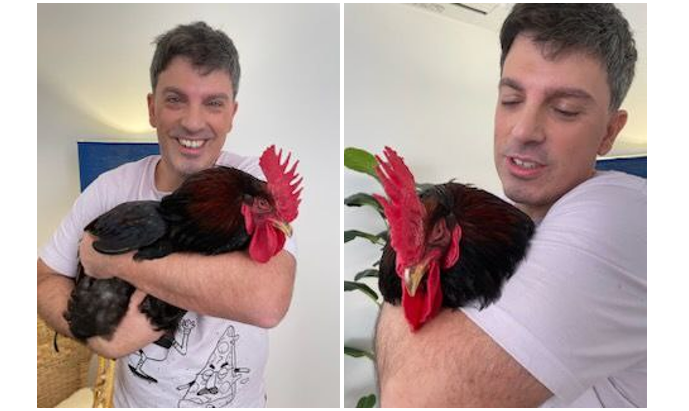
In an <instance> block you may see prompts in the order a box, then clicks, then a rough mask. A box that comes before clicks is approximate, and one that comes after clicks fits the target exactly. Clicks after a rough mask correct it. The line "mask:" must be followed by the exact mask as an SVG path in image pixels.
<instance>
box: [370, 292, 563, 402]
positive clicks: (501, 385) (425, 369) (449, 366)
mask: <svg viewBox="0 0 689 411" xmlns="http://www.w3.org/2000/svg"><path fill="white" fill-rule="evenodd" d="M376 370H377V373H378V379H379V386H380V398H381V406H383V407H536V406H539V405H540V404H542V403H543V402H544V401H545V400H546V399H547V398H548V397H550V396H551V395H552V394H551V393H550V391H548V389H547V388H546V387H544V386H543V385H542V384H541V383H540V382H538V380H536V379H535V378H534V377H533V376H531V374H529V373H528V371H526V370H525V369H524V368H523V367H522V366H521V365H519V363H517V362H516V361H515V360H514V359H513V358H512V357H510V355H509V354H507V353H506V352H505V351H504V350H503V349H502V348H500V346H498V345H497V344H496V343H495V342H494V341H493V340H492V339H491V338H490V337H489V336H488V335H487V334H485V333H484V332H483V331H482V330H481V329H480V328H479V327H478V326H476V325H475V324H474V323H473V322H472V321H471V320H470V319H469V318H467V316H466V315H464V313H462V312H461V311H453V310H449V309H444V310H442V311H441V312H440V313H439V314H438V316H437V317H435V318H434V319H433V320H432V321H430V322H428V323H427V324H426V325H424V326H423V327H422V328H421V329H420V330H418V331H417V332H415V333H412V332H411V331H410V329H409V325H408V324H407V322H406V321H405V319H404V313H403V312H402V309H401V307H393V306H391V305H389V304H387V303H386V304H383V309H382V311H381V314H380V318H379V321H378V324H377V327H376Z"/></svg>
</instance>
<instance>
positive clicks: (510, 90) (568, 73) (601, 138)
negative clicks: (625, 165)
mask: <svg viewBox="0 0 689 411" xmlns="http://www.w3.org/2000/svg"><path fill="white" fill-rule="evenodd" d="M606 80H607V75H606V72H605V69H604V67H603V66H602V65H601V63H600V62H599V61H598V60H597V59H595V58H593V57H591V56H589V55H587V54H585V53H581V52H565V53H561V54H560V55H558V56H557V57H556V58H554V59H550V58H549V59H546V58H545V57H544V56H543V54H542V48H541V46H539V45H537V44H535V43H533V42H532V41H531V40H530V38H529V37H526V36H524V35H519V36H517V38H516V39H515V40H514V43H513V44H512V48H511V49H510V51H509V53H508V55H507V58H506V59H505V63H504V66H503V72H502V77H501V80H500V88H499V97H498V104H497V107H496V110H495V146H494V155H495V166H496V168H497V171H498V175H499V176H500V180H501V181H502V185H503V190H504V191H505V195H507V197H509V198H510V199H511V200H512V201H514V202H515V203H517V204H518V205H520V206H521V207H522V208H523V209H524V210H525V211H526V212H527V213H529V214H530V215H531V216H532V218H540V217H542V216H543V215H544V214H545V213H546V212H547V210H548V209H549V208H550V206H551V205H552V204H553V203H554V202H555V201H557V200H558V199H559V198H560V197H561V196H562V195H564V194H565V193H567V192H568V191H569V190H571V189H572V188H574V187H575V186H577V185H578V184H579V183H581V182H583V181H584V180H586V179H588V178H589V177H591V176H592V175H593V173H594V165H595V160H596V154H600V155H603V154H605V153H607V152H608V151H609V150H610V148H611V147H612V144H613V142H614V140H615V137H616V136H617V133H618V132H619V131H620V130H621V129H622V127H623V126H624V124H625V122H626V118H627V117H626V112H624V111H618V112H611V111H610V110H609V102H610V91H609V88H608V84H607V81H606Z"/></svg>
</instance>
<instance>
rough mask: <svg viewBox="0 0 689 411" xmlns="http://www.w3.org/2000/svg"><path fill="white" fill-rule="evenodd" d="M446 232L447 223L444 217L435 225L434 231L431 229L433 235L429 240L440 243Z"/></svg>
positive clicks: (432, 242)
mask: <svg viewBox="0 0 689 411" xmlns="http://www.w3.org/2000/svg"><path fill="white" fill-rule="evenodd" d="M446 234H447V225H446V223H445V220H444V219H442V220H440V221H438V222H437V223H436V224H435V225H434V226H433V231H431V236H430V238H429V239H428V241H429V243H431V244H436V243H439V242H441V241H442V240H443V239H444V238H445V236H446Z"/></svg>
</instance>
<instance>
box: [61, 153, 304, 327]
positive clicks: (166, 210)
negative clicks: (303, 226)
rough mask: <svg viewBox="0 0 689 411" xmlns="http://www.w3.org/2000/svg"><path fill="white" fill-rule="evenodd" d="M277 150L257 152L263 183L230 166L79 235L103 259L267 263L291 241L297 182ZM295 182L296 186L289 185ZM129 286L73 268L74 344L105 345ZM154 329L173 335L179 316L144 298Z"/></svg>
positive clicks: (122, 210) (121, 208) (124, 207)
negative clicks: (239, 254)
mask: <svg viewBox="0 0 689 411" xmlns="http://www.w3.org/2000/svg"><path fill="white" fill-rule="evenodd" d="M281 156H282V151H280V153H279V154H278V153H276V151H275V146H271V147H269V148H268V149H267V150H265V151H264V153H263V155H262V156H261V159H260V162H259V164H260V166H261V169H262V170H263V173H264V174H265V176H266V182H263V181H261V180H259V179H257V178H255V177H253V176H252V175H250V174H248V173H246V172H244V171H241V170H238V169H235V168H229V167H215V168H211V169H207V170H204V171H200V172H198V173H196V174H193V175H191V176H190V177H189V178H187V179H186V180H185V181H184V183H182V185H181V186H180V187H179V188H178V189H177V190H175V191H174V192H173V193H172V194H170V195H168V196H166V197H164V198H163V199H162V200H161V201H160V202H157V201H132V202H127V203H123V204H120V205H118V206H117V207H115V208H113V209H112V210H110V211H108V212H106V213H105V214H103V215H101V216H100V217H98V218H96V219H95V220H94V221H93V222H91V223H90V224H89V225H88V226H86V228H85V230H86V231H88V232H89V233H91V234H93V235H94V236H95V237H97V239H96V240H95V241H94V242H93V248H94V249H95V250H96V251H98V252H100V253H103V254H123V253H127V252H130V251H134V250H136V251H137V252H136V253H135V254H134V260H137V261H140V260H150V259H156V258H161V257H164V256H166V255H169V254H171V253H174V252H196V253H201V254H204V255H214V254H220V253H226V252H231V251H238V250H245V249H247V248H248V250H249V256H250V257H251V258H252V259H253V260H255V261H258V262H262V263H263V262H266V261H268V260H269V259H270V258H271V257H272V256H274V255H275V254H277V253H278V252H279V251H280V250H282V247H283V245H284V243H285V237H286V236H289V235H291V228H290V226H289V223H290V222H291V221H293V220H294V219H295V218H296V217H297V214H298V206H299V203H300V201H301V200H300V199H299V195H300V193H301V188H298V186H299V185H300V183H301V181H302V180H301V179H300V178H299V176H298V175H297V174H296V171H295V170H296V166H297V164H298V163H299V162H298V161H297V162H296V163H295V164H294V165H293V166H292V168H291V169H289V170H288V169H287V167H288V164H289V160H290V156H289V155H288V156H287V159H286V160H285V162H284V163H282V164H281ZM295 180H296V181H295ZM133 292H134V286H132V285H131V284H129V283H127V282H125V281H123V280H121V279H119V278H116V277H113V278H110V279H95V278H93V277H90V276H88V274H87V273H84V269H83V267H82V265H81V263H79V265H78V273H77V278H76V285H75V287H74V290H73V291H72V294H71V296H70V300H69V303H68V307H67V311H66V312H65V314H64V317H65V319H66V320H67V322H68V323H69V327H70V331H71V332H72V334H73V335H74V336H75V337H76V338H78V339H81V340H85V339H87V338H90V337H93V336H102V337H104V338H106V339H110V338H112V334H113V333H114V331H115V329H116V328H117V325H118V324H119V323H120V321H121V320H122V318H123V317H124V315H125V314H126V311H127V307H128V305H129V300H130V297H131V295H132V294H133ZM139 309H140V310H141V312H142V313H144V314H146V316H147V317H148V318H149V320H150V322H151V324H152V325H153V326H155V327H156V329H157V330H166V331H168V332H171V331H174V330H175V329H176V328H177V325H178V323H179V321H180V320H181V318H182V317H183V316H184V314H185V313H186V310H184V309H182V308H179V307H175V306H173V305H171V304H168V303H166V302H164V301H161V300H159V299H157V298H155V297H153V296H151V295H148V296H146V297H145V299H144V300H143V301H142V303H141V304H140V306H139Z"/></svg>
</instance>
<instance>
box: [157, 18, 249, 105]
mask: <svg viewBox="0 0 689 411" xmlns="http://www.w3.org/2000/svg"><path fill="white" fill-rule="evenodd" d="M154 44H156V50H155V54H154V55H153V61H151V87H152V89H153V91H155V88H156V86H157V85H158V76H159V75H160V73H161V72H162V71H164V70H165V68H167V65H168V64H170V61H172V59H173V58H175V57H177V56H182V57H185V58H187V59H189V61H190V62H191V64H192V65H193V66H194V67H195V68H197V69H202V70H203V71H202V73H203V74H204V75H205V74H208V73H210V72H212V71H215V70H223V71H225V72H226V73H228V74H229V76H230V80H231V81H232V91H233V93H234V96H233V97H237V92H238V91H239V76H240V74H241V69H240V67H239V54H238V53H237V49H236V48H235V47H234V43H233V42H232V40H231V39H230V38H229V37H228V36H227V34H225V33H224V32H222V31H220V30H214V29H213V28H211V27H210V26H209V25H207V24H206V23H204V22H196V23H192V24H187V25H179V26H177V27H175V28H174V29H172V30H170V31H168V32H166V33H163V34H161V35H160V36H158V37H157V38H156V39H155V41H154Z"/></svg>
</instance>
